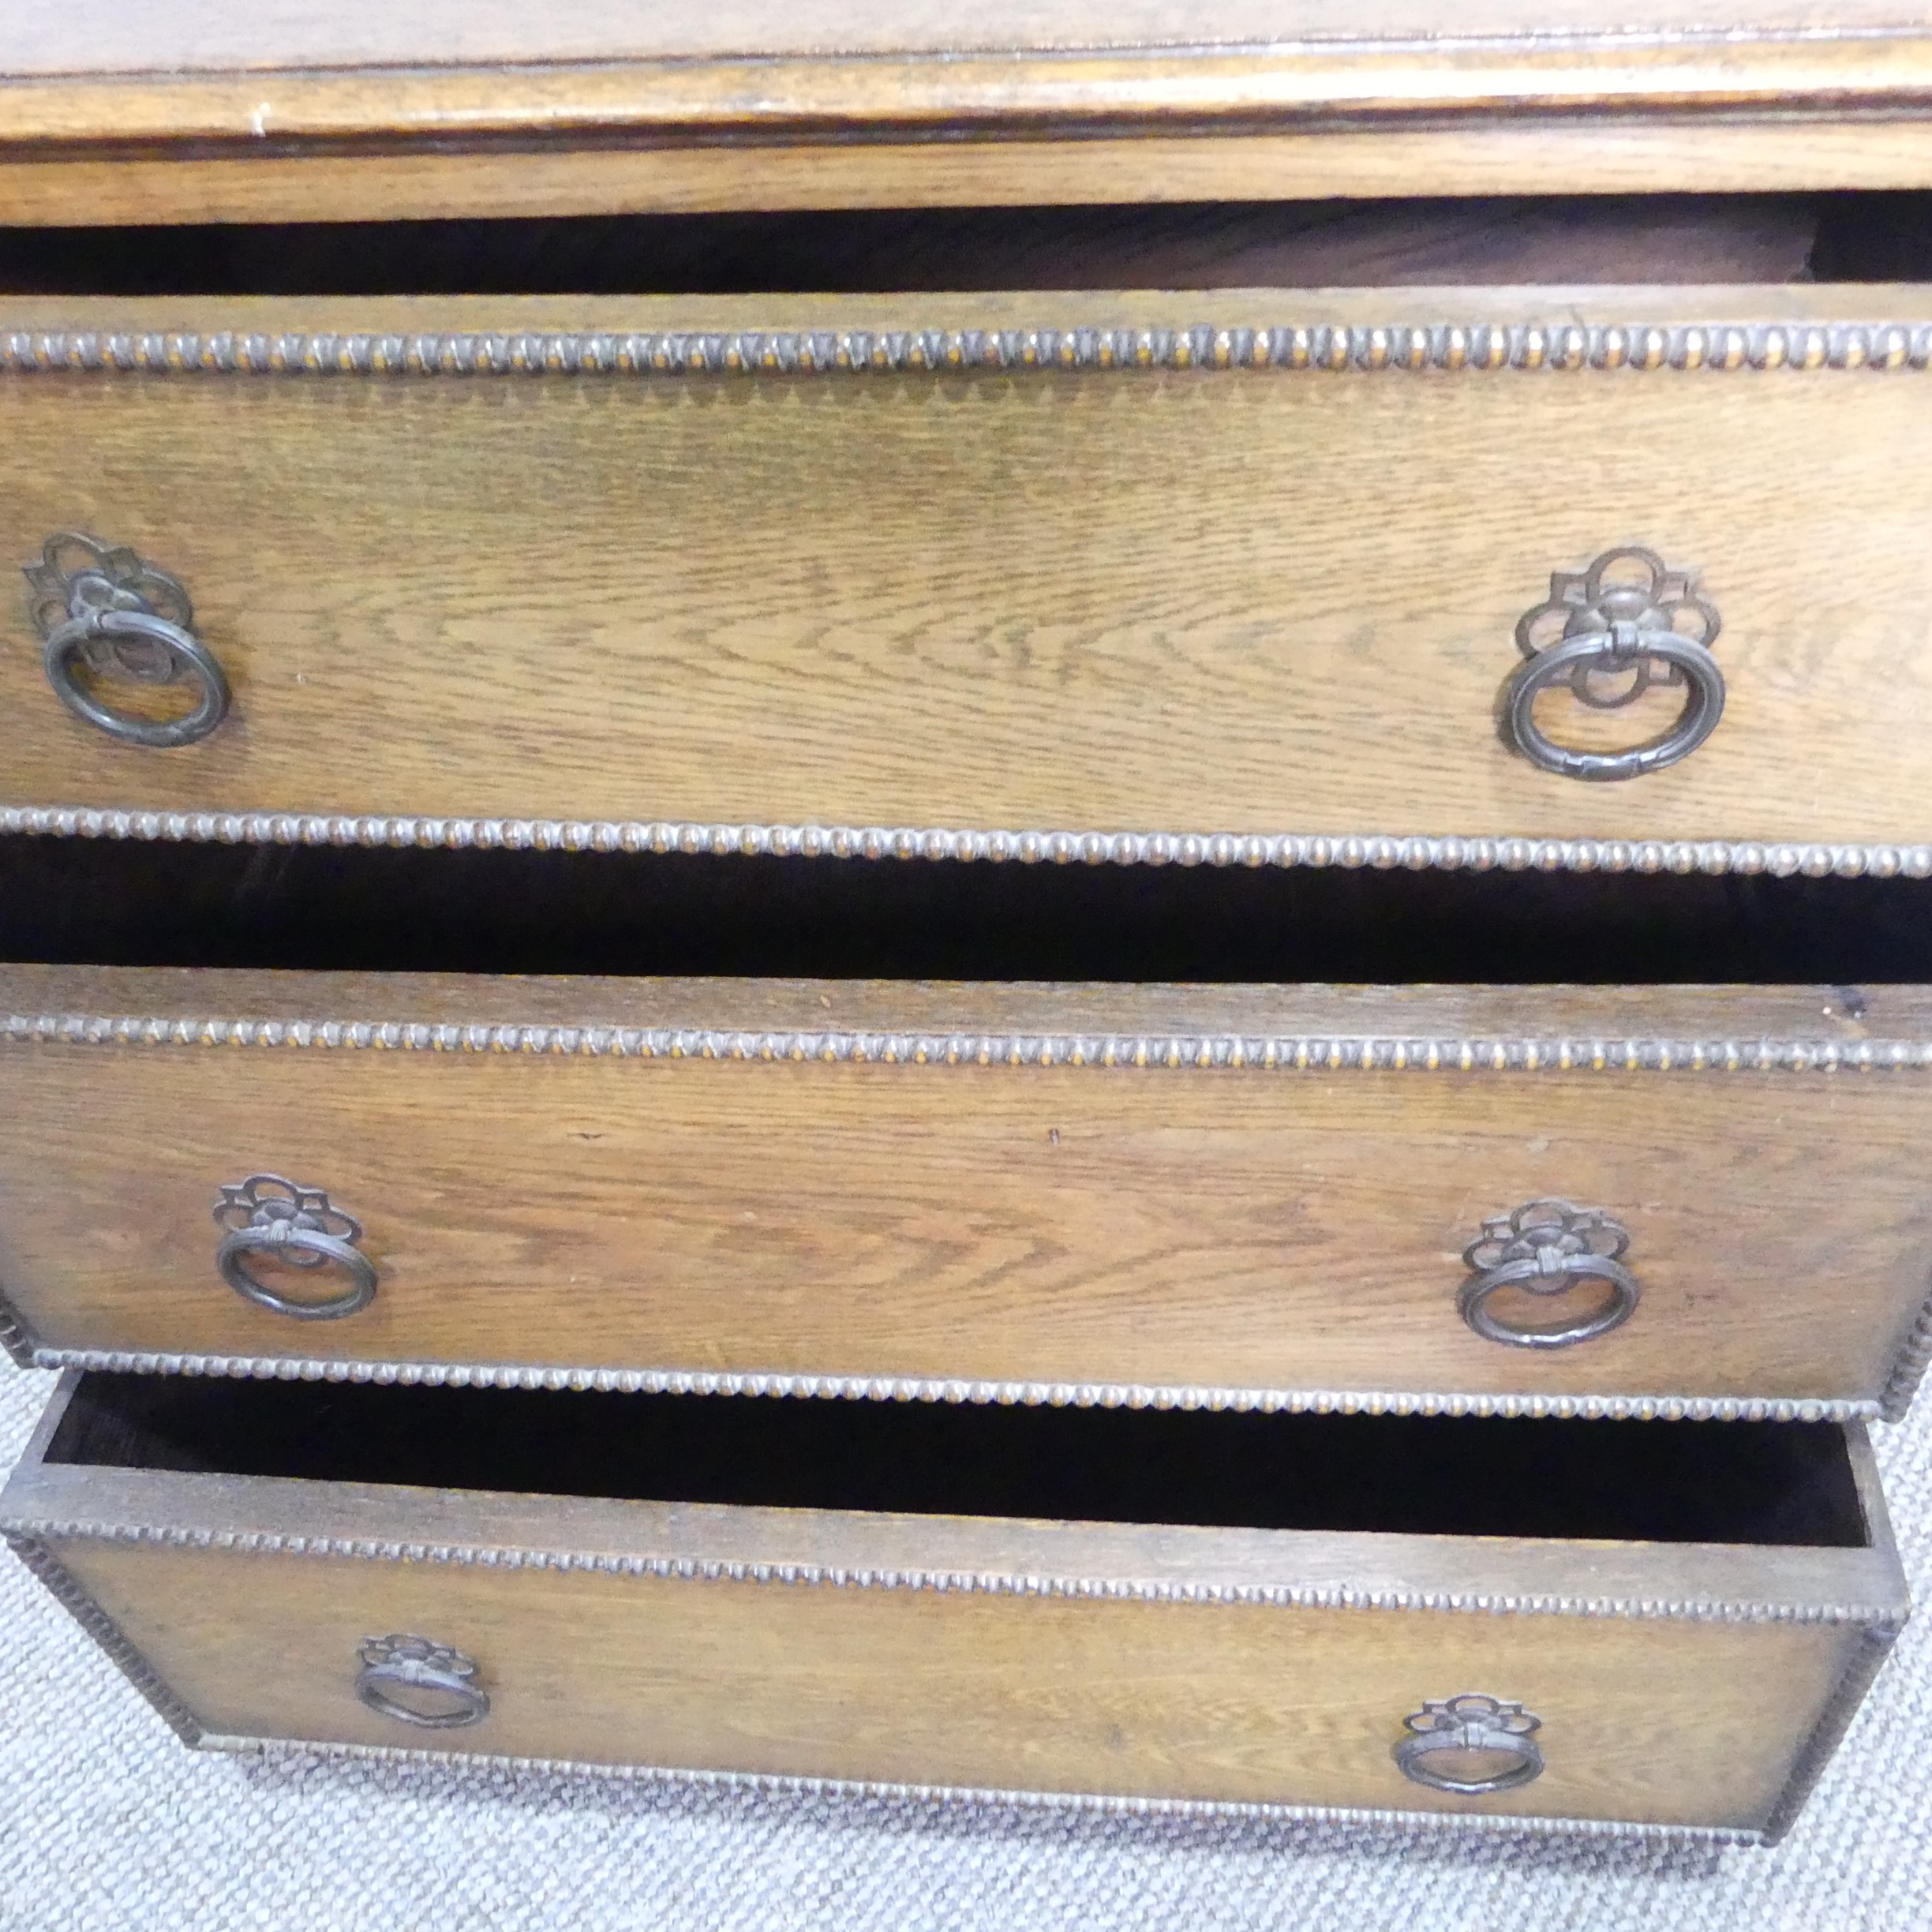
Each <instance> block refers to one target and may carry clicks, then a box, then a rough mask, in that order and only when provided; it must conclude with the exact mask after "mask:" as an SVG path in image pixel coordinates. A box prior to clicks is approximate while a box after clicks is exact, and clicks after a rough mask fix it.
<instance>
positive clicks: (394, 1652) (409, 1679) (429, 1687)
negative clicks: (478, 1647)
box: [355, 1633, 490, 1731]
mask: <svg viewBox="0 0 1932 1932" xmlns="http://www.w3.org/2000/svg"><path fill="white" fill-rule="evenodd" d="M358 1658H359V1660H360V1661H361V1669H359V1670H358V1672H356V1680H355V1691H356V1695H357V1696H358V1698H361V1700H362V1702H364V1703H365V1704H366V1705H368V1706H369V1709H371V1710H373V1711H379V1712H380V1713H381V1714H382V1715H383V1716H384V1717H395V1718H398V1719H399V1720H401V1721H402V1723H404V1724H416V1725H418V1726H420V1727H421V1728H422V1729H423V1730H425V1731H455V1730H460V1729H461V1728H462V1727H463V1726H464V1725H465V1724H481V1722H482V1721H483V1720H484V1719H485V1717H488V1716H489V1707H490V1701H489V1694H488V1693H487V1692H485V1690H482V1689H481V1688H480V1687H479V1686H478V1685H477V1681H476V1674H477V1663H476V1660H475V1658H474V1657H465V1656H464V1655H463V1653H462V1651H460V1650H457V1649H451V1646H449V1645H447V1644H440V1643H437V1642H435V1641H434V1639H433V1638H428V1637H411V1636H409V1635H407V1634H400V1633H399V1634H396V1635H395V1636H391V1637H369V1638H365V1639H364V1640H363V1643H362V1648H361V1650H360V1651H359V1652H358ZM399 1692H402V1693H408V1694H414V1695H418V1696H420V1695H421V1694H425V1693H426V1694H428V1695H429V1697H430V1698H434V1699H441V1698H450V1699H453V1700H454V1702H453V1703H452V1704H451V1705H445V1706H442V1707H440V1708H439V1707H437V1706H436V1705H432V1707H431V1708H429V1709H423V1708H422V1707H421V1705H418V1704H413V1703H406V1702H403V1700H402V1697H401V1696H399V1695H398V1694H397V1693H399Z"/></svg>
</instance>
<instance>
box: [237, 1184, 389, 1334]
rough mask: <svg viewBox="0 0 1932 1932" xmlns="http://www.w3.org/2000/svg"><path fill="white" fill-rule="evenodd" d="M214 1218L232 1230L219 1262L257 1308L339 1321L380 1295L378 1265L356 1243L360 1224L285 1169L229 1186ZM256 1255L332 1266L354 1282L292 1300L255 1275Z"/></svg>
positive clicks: (301, 1264) (312, 1265) (239, 1291)
mask: <svg viewBox="0 0 1932 1932" xmlns="http://www.w3.org/2000/svg"><path fill="white" fill-rule="evenodd" d="M215 1224H216V1226H219V1227H223V1228H226V1229H227V1230H228V1231H227V1234H224V1235H223V1237H222V1244H221V1245H220V1247H219V1248H218V1249H215V1266H216V1267H219V1269H220V1270H221V1275H222V1279H223V1281H225V1282H227V1284H228V1286H230V1288H232V1289H233V1290H234V1291H235V1293H236V1294H238V1295H243V1296H245V1297H247V1298H248V1299H249V1301H253V1302H254V1303H255V1304H256V1305H257V1306H258V1307H261V1308H265V1309H272V1310H273V1311H274V1312H275V1313H276V1314H278V1315H287V1316H293V1317H294V1320H297V1321H334V1320H337V1319H338V1318H339V1316H344V1315H353V1314H354V1313H355V1312H356V1311H357V1310H358V1309H364V1308H367V1307H368V1306H369V1303H370V1302H371V1301H373V1300H374V1299H375V1297H376V1264H375V1263H374V1262H373V1261H372V1260H370V1259H369V1256H367V1255H365V1254H364V1253H363V1252H362V1251H361V1249H359V1248H358V1247H357V1246H356V1243H357V1242H358V1241H360V1240H361V1238H362V1223H361V1222H360V1221H358V1220H357V1219H356V1218H355V1216H354V1215H346V1214H344V1213H343V1211H342V1210H341V1209H340V1208H339V1207H335V1206H333V1205H331V1203H330V1200H329V1197H328V1195H326V1194H325V1193H323V1191H322V1190H321V1189H320V1188H309V1187H301V1186H299V1185H298V1184H297V1183H296V1182H294V1181H284V1180H283V1178H282V1177H281V1176H280V1175H279V1174H250V1175H249V1178H247V1179H246V1180H245V1181H238V1182H236V1183H234V1184H233V1185H227V1186H224V1187H223V1189H222V1191H221V1198H220V1200H218V1201H217V1202H216V1203H215ZM255 1255H272V1256H274V1257H275V1259H276V1260H279V1261H285V1262H286V1263H287V1264H289V1265H290V1267H298V1268H325V1267H334V1268H335V1269H337V1270H339V1271H340V1272H341V1273H343V1274H345V1275H347V1276H348V1278H349V1285H348V1286H347V1287H346V1288H344V1289H343V1290H342V1292H341V1293H340V1294H335V1295H332V1296H330V1297H328V1299H326V1300H324V1301H291V1300H290V1298H289V1297H286V1296H285V1295H279V1294H276V1293H275V1290H273V1289H271V1288H269V1287H268V1286H264V1283H263V1282H261V1281H260V1279H259V1278H258V1277H257V1276H256V1274H255V1273H254V1271H253V1269H252V1268H251V1267H249V1258H250V1257H251V1256H255Z"/></svg>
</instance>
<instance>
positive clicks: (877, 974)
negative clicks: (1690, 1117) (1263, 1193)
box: [0, 836, 1932, 987]
mask: <svg viewBox="0 0 1932 1932" xmlns="http://www.w3.org/2000/svg"><path fill="white" fill-rule="evenodd" d="M0 959H6V960H20V961H28V960H33V961H43V962H47V963H49V964H62V963H65V964H94V965H103V966H107V965H126V966H184V967H268V968H275V967H280V968H308V969H312V970H316V971H324V970H344V971H358V972H477V973H564V974H571V973H612V974H635V975H668V976H687V975H691V976H703V975H743V976H747V977H758V976H770V977H775V978H797V979H901V978H904V979H993V980H1050V979H1064V980H1091V981H1110V982H1115V983H1130V982H1134V981H1140V980H1166V981H1174V980H1186V981H1211V982H1222V983H1227V982H1244V981H1245V982H1261V983H1286V982H1293V981H1339V982H1343V983H1373V984H1383V985H1389V984H1396V983H1402V982H1405V981H1416V980H1428V981H1435V982H1451V983H1453V982H1473V983H1492V984H1503V985H1534V984H1541V983H1572V984H1574V983H1597V984H1631V985H1649V984H1669V983H1685V982H1690V983H1713V982H1723V983H1740V984H1758V985H1772V986H1788V985H1820V986H1827V987H1859V986H1861V985H1867V984H1881V983H1908V984H1911V983H1917V984H1923V983H1932V882H1927V881H1923V880H1914V879H1905V878H1896V879H1874V878H1836V877H1825V878H1807V877H1794V878H1771V877H1766V876H1762V875H1761V876H1758V877H1748V876H1743V875H1739V874H1731V875H1728V876H1722V877H1711V876H1707V875H1705V874H1689V875H1687V876H1684V875H1678V874H1669V873H1653V874H1642V873H1635V872H1631V873H1622V874H1604V873H1598V874H1587V873H1545V872H1539V871H1518V872H1511V871H1489V872H1477V873H1472V872H1410V871H1378V870H1376V869H1374V868H1372V867H1361V868H1359V869H1353V870H1351V869H1346V868H1342V867H1334V868H1331V869H1325V870H1324V869H1315V868H1309V867H1297V868H1278V867H1264V868H1254V869H1250V868H1249V867H1243V866H1228V867H1215V866H1197V867H1182V866H1166V867H1153V866H1115V865H1102V866H1085V865H1050V864H1039V865H1022V864H1014V863H1006V864H990V863H989V864H963V863H957V862H954V861H948V860H927V859H832V858H817V859H803V858H798V859H789V858H777V857H766V856H758V857H753V856H744V855H740V854H732V855H729V856H710V855H697V854H691V855H687V854H681V853H672V854H664V855H658V854H653V853H623V852H608V853H606V852H539V851H528V850H526V851H493V852H484V851H475V850H470V851H464V852H452V851H440V850H429V851H423V850H393V849H388V848H373V849H372V848H353V847H352V848H336V847H309V846H298V847H284V846H256V847H242V846H230V845H222V844H166V843H158V844H145V843H139V842H133V841H129V842H125V843H118V842H114V841H95V840H87V839H69V838H36V837H28V836H21V837H0Z"/></svg>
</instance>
